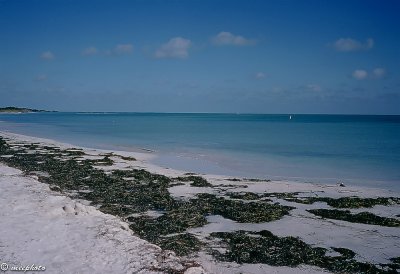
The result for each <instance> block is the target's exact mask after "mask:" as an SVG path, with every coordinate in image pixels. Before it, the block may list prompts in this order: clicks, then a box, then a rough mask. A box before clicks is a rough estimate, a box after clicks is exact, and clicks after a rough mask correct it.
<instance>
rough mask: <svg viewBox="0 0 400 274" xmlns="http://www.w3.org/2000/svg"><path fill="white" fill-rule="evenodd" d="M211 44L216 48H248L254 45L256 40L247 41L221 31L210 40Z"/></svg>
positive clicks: (241, 37)
mask: <svg viewBox="0 0 400 274" xmlns="http://www.w3.org/2000/svg"><path fill="white" fill-rule="evenodd" d="M212 42H213V43H214V44H215V45H218V46H224V45H233V46H250V45H255V44H256V40H254V39H247V38H244V37H243V36H240V35H234V34H232V33H230V32H227V31H221V32H220V33H218V34H217V35H216V36H214V37H213V38H212Z"/></svg>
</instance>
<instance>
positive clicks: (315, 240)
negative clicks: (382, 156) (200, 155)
mask: <svg viewBox="0 0 400 274" xmlns="http://www.w3.org/2000/svg"><path fill="white" fill-rule="evenodd" d="M0 135H1V136H2V137H4V138H7V139H8V140H9V142H10V143H15V144H18V143H33V142H35V143H40V144H44V145H54V146H58V147H61V148H71V147H76V146H73V145H70V144H64V143H59V142H56V141H53V140H48V139H42V138H35V137H29V136H23V135H19V134H14V133H10V132H0ZM84 151H85V153H86V155H85V156H84V157H89V158H90V157H92V158H93V159H95V158H96V157H99V155H100V154H102V153H105V152H110V151H105V150H96V149H88V148H85V149H84ZM32 153H35V152H34V151H33V152H32ZM113 153H114V154H115V155H116V156H113V157H111V158H112V160H113V161H114V164H113V165H112V166H101V167H98V168H101V169H104V170H105V171H106V172H109V171H111V170H115V169H126V168H132V167H136V168H145V169H146V170H148V171H150V172H154V173H158V174H163V175H166V176H182V175H183V174H184V173H185V172H184V171H179V170H173V169H169V168H165V167H159V166H156V165H153V164H151V162H150V160H151V158H152V157H154V156H153V154H151V153H137V152H123V151H113ZM117 155H121V156H125V157H128V156H129V157H135V158H136V161H130V160H124V159H122V158H121V157H118V156H117ZM3 157H7V156H3ZM202 176H203V177H204V178H206V179H207V180H208V181H209V182H210V183H211V184H212V185H214V186H218V187H213V188H210V187H193V186H190V185H189V183H185V184H181V185H177V186H172V187H171V188H169V191H170V193H171V194H172V196H174V197H176V198H179V199H183V200H184V199H188V198H190V197H193V196H194V195H195V194H197V193H213V194H216V195H219V194H221V190H223V191H225V192H243V191H245V192H253V193H268V192H270V193H272V192H274V193H275V192H276V193H284V192H300V193H302V195H304V196H315V197H318V196H324V197H332V198H339V197H348V196H358V197H364V198H365V197H371V198H373V197H393V196H395V197H399V194H398V193H395V192H393V191H389V190H383V189H373V188H361V187H351V186H346V187H341V186H338V185H324V184H312V183H295V182H287V181H271V182H255V181H251V180H245V179H243V180H242V181H239V182H237V181H231V180H227V179H229V178H226V177H223V176H216V175H210V174H205V175H202ZM231 179H232V178H231ZM0 188H1V191H0V203H1V205H0V207H1V208H2V210H1V211H0V214H1V218H2V222H0V231H1V233H0V245H1V248H0V258H1V263H7V264H8V265H9V266H10V267H11V266H20V265H22V266H24V265H32V264H35V265H41V266H45V267H46V273H157V272H161V273H162V272H166V271H168V270H173V271H176V272H177V273H178V272H182V273H187V274H188V273H205V272H207V273H242V272H243V273H327V271H326V270H324V269H321V268H319V267H315V266H308V265H300V266H298V267H274V266H269V265H265V264H241V265H239V264H236V263H223V262H217V261H216V260H215V259H214V258H212V256H210V255H209V254H207V253H206V252H200V253H198V254H197V255H195V256H189V257H187V258H179V257H177V256H176V255H175V254H174V253H173V252H170V251H162V250H161V248H159V247H158V246H156V245H154V244H151V243H149V242H147V241H145V240H142V239H140V238H138V237H137V236H135V235H134V233H133V232H132V231H131V230H130V229H129V227H128V224H127V223H126V222H124V221H123V220H121V219H120V218H118V217H115V216H112V215H109V214H104V213H102V212H100V211H99V210H98V209H96V208H95V207H93V206H90V205H89V202H88V201H83V200H75V199H73V197H72V198H71V197H67V196H65V195H64V194H60V193H59V192H55V191H51V190H50V189H49V186H48V185H47V184H44V183H41V182H39V181H38V177H37V176H35V175H26V174H23V173H22V172H21V171H20V170H18V169H15V168H11V167H8V166H6V165H4V164H0ZM271 199H273V201H276V202H279V203H281V204H285V205H290V206H295V207H296V208H295V209H294V210H292V211H291V213H290V214H289V215H286V216H284V217H283V218H281V219H279V220H276V221H272V222H266V223H257V224H254V223H238V222H235V221H232V220H229V219H226V218H224V217H222V216H219V215H213V216H208V217H207V220H208V222H209V223H208V224H206V225H205V226H202V227H196V228H191V229H189V230H188V231H189V232H190V233H192V234H194V235H196V236H197V237H198V238H200V239H205V238H207V236H209V234H210V233H211V232H216V231H218V232H225V231H236V230H247V231H260V230H269V231H271V232H272V233H274V234H275V235H277V236H295V237H299V238H300V239H301V240H303V241H304V242H306V243H307V244H310V245H312V246H318V247H324V248H327V249H330V248H331V247H344V248H348V249H351V250H353V251H354V252H355V253H356V259H357V260H358V261H361V262H373V263H377V264H378V263H389V262H390V261H389V259H390V258H393V257H396V256H398V255H399V254H400V230H399V228H398V227H384V226H378V225H368V224H361V223H351V222H345V221H340V220H332V219H323V218H320V217H318V216H315V215H313V214H311V213H309V212H307V211H306V210H307V209H313V208H330V206H328V205H327V204H326V203H322V202H317V203H313V204H298V203H293V202H290V201H285V200H282V199H279V198H271ZM368 210H369V212H372V213H374V214H376V215H379V216H383V217H390V218H397V219H398V216H399V214H400V205H398V204H393V205H389V206H383V205H376V206H374V207H372V208H369V209H368ZM359 211H360V210H359V209H351V212H354V213H356V212H359ZM148 214H149V215H150V214H151V212H149V213H148ZM334 254H335V251H333V250H332V256H334ZM190 262H197V263H198V264H199V266H198V265H196V264H195V263H193V264H192V265H190Z"/></svg>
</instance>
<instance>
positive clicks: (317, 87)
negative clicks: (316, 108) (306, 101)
mask: <svg viewBox="0 0 400 274" xmlns="http://www.w3.org/2000/svg"><path fill="white" fill-rule="evenodd" d="M306 87H307V89H309V90H311V91H314V92H320V91H322V88H321V86H320V85H317V84H308V85H307V86H306Z"/></svg>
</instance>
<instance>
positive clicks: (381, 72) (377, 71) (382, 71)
mask: <svg viewBox="0 0 400 274" xmlns="http://www.w3.org/2000/svg"><path fill="white" fill-rule="evenodd" d="M372 73H373V75H374V76H375V78H378V79H380V78H383V77H384V76H385V74H386V70H385V69H384V68H376V69H374V70H373V71H372Z"/></svg>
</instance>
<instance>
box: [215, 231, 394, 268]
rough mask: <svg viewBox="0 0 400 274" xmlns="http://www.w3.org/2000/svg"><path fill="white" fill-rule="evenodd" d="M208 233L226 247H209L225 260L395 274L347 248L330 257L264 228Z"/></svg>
mask: <svg viewBox="0 0 400 274" xmlns="http://www.w3.org/2000/svg"><path fill="white" fill-rule="evenodd" d="M210 236H211V237H213V238H218V239H220V240H221V241H222V243H223V244H224V245H225V247H226V248H227V251H226V252H225V253H220V252H219V251H217V250H213V255H214V256H215V257H216V258H217V259H219V260H222V261H227V262H236V263H239V264H243V263H250V264H257V263H263V264H268V265H273V266H291V267H296V266H298V265H300V264H308V265H315V266H318V267H321V268H325V269H327V270H329V271H332V272H338V273H396V272H394V271H393V270H383V269H380V268H378V267H377V266H375V265H373V264H370V263H364V262H358V261H356V260H354V259H353V257H354V256H353V255H354V252H352V251H351V250H348V249H343V248H340V249H336V251H338V252H339V253H341V255H340V256H335V257H330V256H327V255H326V252H327V250H326V249H325V248H321V247H312V246H310V245H308V244H306V243H305V242H303V241H302V240H300V239H299V238H295V237H278V236H275V235H274V234H272V233H271V232H270V231H267V230H262V231H260V232H249V231H242V230H241V231H236V232H213V233H211V235H210Z"/></svg>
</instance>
